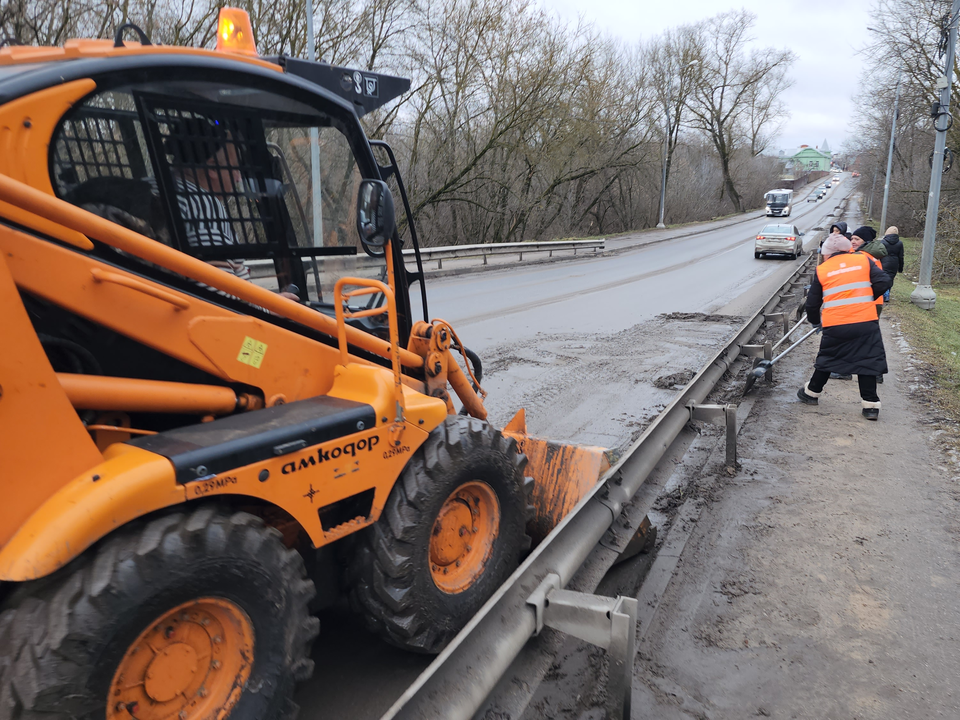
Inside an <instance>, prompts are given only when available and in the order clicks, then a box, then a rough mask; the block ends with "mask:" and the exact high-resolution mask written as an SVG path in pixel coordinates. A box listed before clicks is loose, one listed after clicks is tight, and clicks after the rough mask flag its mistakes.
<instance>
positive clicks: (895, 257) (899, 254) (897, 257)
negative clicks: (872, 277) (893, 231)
mask: <svg viewBox="0 0 960 720" xmlns="http://www.w3.org/2000/svg"><path fill="white" fill-rule="evenodd" d="M883 244H884V245H886V246H887V256H886V257H885V258H881V259H880V262H881V263H882V264H883V271H884V272H885V273H886V274H887V275H889V276H890V279H891V280H893V276H894V275H896V274H897V273H898V272H903V243H902V242H900V236H899V235H884V236H883Z"/></svg>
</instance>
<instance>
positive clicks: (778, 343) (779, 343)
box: [770, 314, 807, 352]
mask: <svg viewBox="0 0 960 720" xmlns="http://www.w3.org/2000/svg"><path fill="white" fill-rule="evenodd" d="M806 319H807V316H806V314H804V316H803V317H802V318H800V320H798V321H797V324H796V325H794V326H793V327H792V328H790V330H789V331H788V332H787V333H786V334H785V335H784V336H783V337H782V338H780V339H779V340H777V342H776V344H775V345H774V346H773V347H772V348H770V350H771V352H772V351H774V350H776V349H777V348H778V347H780V346H781V345H783V341H784V340H786V339H787V338H788V337H790V336H791V335H792V334H793V332H794V330H796V329H797V328H798V327H800V326H801V325H802V324H803V321H804V320H806Z"/></svg>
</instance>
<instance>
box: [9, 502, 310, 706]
mask: <svg viewBox="0 0 960 720" xmlns="http://www.w3.org/2000/svg"><path fill="white" fill-rule="evenodd" d="M314 594H315V590H314V586H313V583H312V582H311V581H310V580H308V579H307V577H306V572H305V570H304V565H303V560H302V558H301V557H300V555H299V554H298V553H297V552H296V551H294V550H289V549H287V548H286V547H284V545H283V543H282V542H281V538H280V534H279V533H278V532H277V531H276V530H274V529H273V528H269V527H265V526H264V525H263V523H262V521H261V520H260V519H259V518H257V517H255V516H253V515H250V514H247V513H243V512H229V513H228V512H222V511H219V510H218V509H217V508H215V507H213V506H206V507H200V508H198V509H197V510H195V511H193V512H191V513H185V512H173V513H168V514H165V515H161V516H158V517H155V518H152V519H150V520H147V521H142V522H138V523H136V524H131V526H129V527H128V528H125V529H122V530H120V531H117V532H115V533H114V534H112V535H110V536H109V537H108V538H107V539H106V540H104V541H102V542H101V543H99V544H98V545H96V546H94V548H92V549H90V550H88V551H87V552H86V553H85V554H84V555H82V556H81V557H80V558H77V559H76V560H74V561H73V562H71V563H70V564H69V565H67V566H66V567H64V568H63V569H61V570H60V571H58V572H57V573H55V574H54V575H52V576H50V577H48V578H44V579H41V580H37V581H33V582H30V583H24V584H23V585H21V586H19V587H18V588H17V589H16V590H15V591H14V592H13V594H12V595H11V596H10V597H9V598H8V600H7V602H6V603H5V604H4V606H3V609H2V611H0V719H2V720H8V719H10V720H20V719H21V718H22V719H24V720H26V718H41V717H42V718H46V719H49V720H60V719H61V718H62V719H64V720H66V718H82V719H84V720H92V719H93V718H97V719H98V720H104V718H106V720H129V718H131V717H136V718H138V720H152V719H153V718H157V717H166V716H169V717H173V718H177V717H178V716H179V717H180V718H184V720H198V719H199V718H202V717H213V716H215V715H216V714H217V711H218V710H220V711H223V712H224V714H223V716H224V717H229V718H230V720H241V719H242V720H260V719H261V718H270V719H271V720H273V719H281V718H282V719H283V720H287V719H289V718H292V717H295V716H296V711H297V707H296V705H295V704H294V703H293V701H292V696H293V688H294V684H295V682H296V681H298V680H306V679H307V678H308V677H309V676H310V675H311V674H312V672H313V661H312V660H310V659H309V651H310V646H311V644H312V642H313V639H314V637H316V635H317V632H318V631H319V622H318V621H317V619H316V618H314V617H311V616H310V615H309V612H308V610H307V604H308V603H309V601H310V599H311V598H312V597H313V595H314Z"/></svg>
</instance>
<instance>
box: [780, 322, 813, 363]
mask: <svg viewBox="0 0 960 720" xmlns="http://www.w3.org/2000/svg"><path fill="white" fill-rule="evenodd" d="M819 330H820V328H813V329H812V330H811V331H810V332H808V333H807V334H806V335H804V336H803V337H802V338H800V339H799V340H797V341H796V342H795V343H794V344H793V345H791V346H790V347H788V348H787V349H786V350H784V351H783V352H782V353H780V354H779V355H777V356H776V357H775V358H774V359H773V360H771V361H770V364H771V365H773V364H774V363H775V362H777V361H778V360H779V359H780V358H782V357H783V356H784V355H786V354H787V353H788V352H790V351H791V350H793V349H794V348H795V347H796V346H797V345H799V344H800V343H802V342H803V341H804V340H806V339H807V338H808V337H810V336H811V335H813V334H814V333H815V332H819Z"/></svg>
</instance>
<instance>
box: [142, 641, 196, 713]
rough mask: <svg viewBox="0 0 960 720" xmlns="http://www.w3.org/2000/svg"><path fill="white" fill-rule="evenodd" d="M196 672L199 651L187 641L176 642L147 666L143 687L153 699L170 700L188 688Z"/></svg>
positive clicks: (158, 700) (159, 700)
mask: <svg viewBox="0 0 960 720" xmlns="http://www.w3.org/2000/svg"><path fill="white" fill-rule="evenodd" d="M196 672H197V651H196V650H194V649H193V648H192V647H190V646H189V645H187V644H186V643H174V644H173V645H168V646H167V647H165V648H164V649H163V650H161V651H160V652H159V653H158V654H157V655H156V656H155V657H154V658H153V660H152V661H151V663H150V665H149V666H147V675H146V679H145V681H144V683H143V687H144V689H145V690H146V691H147V695H149V696H150V699H151V700H155V701H157V702H168V701H169V700H173V699H174V698H175V697H176V696H177V695H180V694H182V693H183V691H184V690H186V689H187V687H188V686H189V685H190V681H191V680H193V676H194V674H195V673H196Z"/></svg>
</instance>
